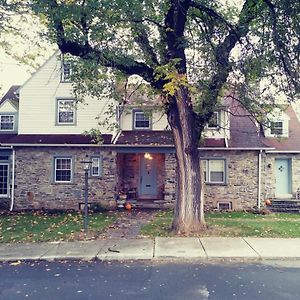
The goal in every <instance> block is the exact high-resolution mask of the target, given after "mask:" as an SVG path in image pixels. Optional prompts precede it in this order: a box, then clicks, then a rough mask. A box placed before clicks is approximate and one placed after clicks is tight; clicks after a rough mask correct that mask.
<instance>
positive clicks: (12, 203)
mask: <svg viewBox="0 0 300 300" xmlns="http://www.w3.org/2000/svg"><path fill="white" fill-rule="evenodd" d="M11 148H12V172H11V177H12V178H11V202H10V209H9V210H10V211H12V210H13V209H14V202H15V154H16V153H15V149H13V147H11Z"/></svg>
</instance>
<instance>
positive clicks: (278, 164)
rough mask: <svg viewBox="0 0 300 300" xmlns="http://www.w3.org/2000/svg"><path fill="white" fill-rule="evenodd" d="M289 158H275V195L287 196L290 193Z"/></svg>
mask: <svg viewBox="0 0 300 300" xmlns="http://www.w3.org/2000/svg"><path fill="white" fill-rule="evenodd" d="M290 166H291V164H290V160H289V159H285V158H278V159H275V176H276V188H275V193H276V195H277V196H287V195H290V194H291V170H290V168H291V167H290Z"/></svg>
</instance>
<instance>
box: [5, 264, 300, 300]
mask: <svg viewBox="0 0 300 300" xmlns="http://www.w3.org/2000/svg"><path fill="white" fill-rule="evenodd" d="M293 264H294V263H292V265H293ZM0 278H1V280H0V299H1V300H18V299H36V300H48V299H51V300H53V299H59V300H63V299H66V300H67V299H70V300H71V299H82V300H85V299H130V300H133V299H193V300H195V299H222V300H225V299H251V300H254V299H264V300H266V299H273V300H275V299H299V298H300V287H299V282H300V268H298V267H283V266H281V267H280V266H276V265H275V266H274V265H273V266H271V265H263V264H254V263H253V264H246V263H244V264H238V263H230V264H229V263H227V264H216V263H206V264H203V263H200V262H197V263H196V262H191V263H183V262H181V263H175V262H174V263H164V262H153V261H152V262H149V261H148V262H124V263H116V262H111V263H109V262H106V263H102V262H99V261H93V262H80V261H65V262H46V261H37V262H26V263H25V262H22V263H20V262H13V263H1V264H0Z"/></svg>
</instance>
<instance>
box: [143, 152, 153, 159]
mask: <svg viewBox="0 0 300 300" xmlns="http://www.w3.org/2000/svg"><path fill="white" fill-rule="evenodd" d="M144 158H145V159H153V157H152V155H151V154H150V153H148V152H146V153H145V154H144Z"/></svg>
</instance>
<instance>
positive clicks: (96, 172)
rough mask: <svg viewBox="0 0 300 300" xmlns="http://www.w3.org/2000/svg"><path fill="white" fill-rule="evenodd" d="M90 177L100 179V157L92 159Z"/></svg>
mask: <svg viewBox="0 0 300 300" xmlns="http://www.w3.org/2000/svg"><path fill="white" fill-rule="evenodd" d="M91 161H92V166H91V176H92V177H100V176H102V157H100V156H98V157H92V158H91Z"/></svg>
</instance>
